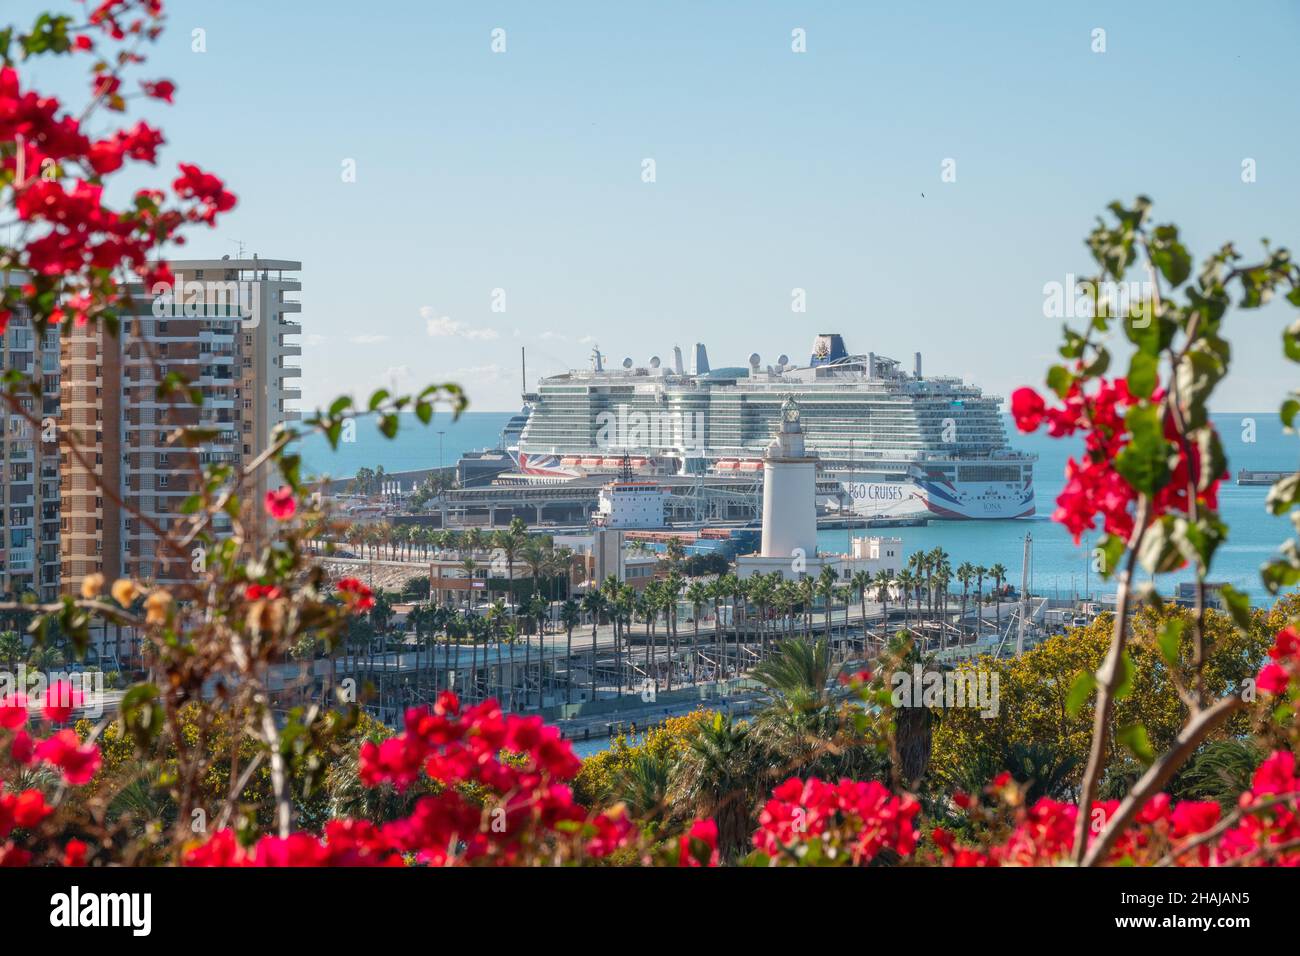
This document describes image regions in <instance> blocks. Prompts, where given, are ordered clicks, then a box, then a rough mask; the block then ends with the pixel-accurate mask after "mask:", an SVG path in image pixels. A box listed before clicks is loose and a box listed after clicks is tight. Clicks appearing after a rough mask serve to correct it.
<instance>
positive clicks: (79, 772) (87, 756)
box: [36, 730, 100, 786]
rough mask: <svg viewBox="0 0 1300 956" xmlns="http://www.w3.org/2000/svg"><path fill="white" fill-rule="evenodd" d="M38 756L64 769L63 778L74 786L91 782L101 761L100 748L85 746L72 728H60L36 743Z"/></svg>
mask: <svg viewBox="0 0 1300 956" xmlns="http://www.w3.org/2000/svg"><path fill="white" fill-rule="evenodd" d="M36 758H37V759H38V760H43V761H45V762H46V763H48V764H51V765H53V766H55V767H58V768H59V769H60V770H62V771H63V779H64V780H66V781H67V782H68V783H70V784H72V785H73V786H81V785H82V784H86V783H89V782H90V780H91V778H92V777H94V776H95V772H96V771H97V770H99V763H100V757H99V748H98V747H97V746H95V745H94V744H90V745H89V746H85V747H83V746H82V744H81V739H80V738H79V737H77V735H76V733H75V732H74V731H71V730H60V731H59V732H58V733H57V734H55V735H54V736H53V737H50V738H49V739H48V740H42V741H41V742H40V743H39V744H37V745H36Z"/></svg>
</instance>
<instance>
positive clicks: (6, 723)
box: [0, 694, 27, 730]
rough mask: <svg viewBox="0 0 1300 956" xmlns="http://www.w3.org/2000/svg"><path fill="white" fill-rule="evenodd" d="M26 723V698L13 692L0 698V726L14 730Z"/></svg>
mask: <svg viewBox="0 0 1300 956" xmlns="http://www.w3.org/2000/svg"><path fill="white" fill-rule="evenodd" d="M25 723H27V698H26V697H24V696H23V695H22V694H14V695H13V696H11V697H6V698H4V699H3V700H0V727H3V728H4V729H5V730H14V729H16V728H18V727H21V726H22V725H23V724H25Z"/></svg>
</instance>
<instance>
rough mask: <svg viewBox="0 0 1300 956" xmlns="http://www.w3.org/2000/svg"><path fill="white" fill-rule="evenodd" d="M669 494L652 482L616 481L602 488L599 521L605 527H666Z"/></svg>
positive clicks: (666, 490) (665, 489)
mask: <svg viewBox="0 0 1300 956" xmlns="http://www.w3.org/2000/svg"><path fill="white" fill-rule="evenodd" d="M668 494H669V492H668V489H667V488H665V487H663V486H661V485H658V484H656V483H655V482H652V481H612V482H610V483H609V484H608V485H606V486H605V487H604V488H601V489H600V505H599V510H598V512H597V514H598V517H597V519H596V521H597V522H598V523H599V524H600V525H601V526H602V527H605V528H640V529H643V530H644V529H654V528H663V527H665V526H666V522H665V521H664V513H665V506H666V505H667V503H668Z"/></svg>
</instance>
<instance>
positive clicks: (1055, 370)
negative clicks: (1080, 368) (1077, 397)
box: [1047, 365, 1074, 398]
mask: <svg viewBox="0 0 1300 956" xmlns="http://www.w3.org/2000/svg"><path fill="white" fill-rule="evenodd" d="M1073 384H1074V375H1073V374H1072V373H1071V372H1070V370H1069V369H1068V368H1066V367H1065V366H1064V365H1053V366H1052V367H1051V368H1049V369H1048V370H1047V387H1048V388H1050V389H1051V390H1052V391H1053V392H1055V393H1056V394H1057V396H1058V397H1059V398H1065V396H1066V395H1067V394H1069V392H1070V386H1072V385H1073Z"/></svg>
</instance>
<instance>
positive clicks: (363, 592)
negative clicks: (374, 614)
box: [335, 578, 375, 611]
mask: <svg viewBox="0 0 1300 956" xmlns="http://www.w3.org/2000/svg"><path fill="white" fill-rule="evenodd" d="M335 590H336V591H338V592H339V593H340V594H342V595H343V601H344V603H345V604H347V605H348V607H349V608H352V609H354V610H358V611H368V610H370V609H371V608H372V607H374V606H375V592H374V591H371V590H370V588H368V587H366V586H365V585H364V584H362V583H361V582H360V581H359V580H357V579H356V578H344V579H343V580H342V581H340V582H339V583H338V585H337V586H336V587H335Z"/></svg>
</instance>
